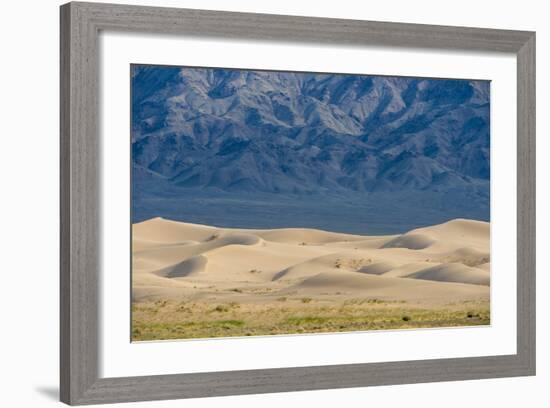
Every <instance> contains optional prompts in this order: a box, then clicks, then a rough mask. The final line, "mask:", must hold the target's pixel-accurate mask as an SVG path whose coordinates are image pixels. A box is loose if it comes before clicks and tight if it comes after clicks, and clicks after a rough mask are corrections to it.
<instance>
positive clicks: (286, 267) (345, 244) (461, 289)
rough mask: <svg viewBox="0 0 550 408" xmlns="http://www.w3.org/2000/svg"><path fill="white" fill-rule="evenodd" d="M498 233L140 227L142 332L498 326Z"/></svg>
mask: <svg viewBox="0 0 550 408" xmlns="http://www.w3.org/2000/svg"><path fill="white" fill-rule="evenodd" d="M489 236H490V229H489V223H486V222H482V221H474V220H466V219H455V220H451V221H449V222H446V223H443V224H439V225H434V226H430V227H426V228H419V229H415V230H412V231H409V232H407V233H405V234H400V235H389V236H362V235H350V234H342V233H335V232H328V231H321V230H315V229H304V228H285V229H272V230H255V229H234V228H217V227H213V226H206V225H197V224H189V223H183V222H176V221H170V220H167V219H163V218H154V219H150V220H147V221H144V222H141V223H137V224H134V225H133V227H132V339H133V340H135V341H139V340H160V339H184V338H209V337H230V336H251V335H274V334H293V333H318V332H348V331H357V330H379V329H402V328H419V327H450V326H474V325H486V324H489V319H490V312H489V292H490V291H489V285H490V249H489Z"/></svg>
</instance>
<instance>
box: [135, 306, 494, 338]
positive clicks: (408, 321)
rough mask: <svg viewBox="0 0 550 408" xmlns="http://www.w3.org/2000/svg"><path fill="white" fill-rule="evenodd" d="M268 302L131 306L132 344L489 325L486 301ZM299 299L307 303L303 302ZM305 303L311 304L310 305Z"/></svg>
mask: <svg viewBox="0 0 550 408" xmlns="http://www.w3.org/2000/svg"><path fill="white" fill-rule="evenodd" d="M282 299H283V298H280V297H279V298H274V299H273V301H272V302H269V303H263V304H247V303H235V302H231V303H224V304H218V305H212V304H209V303H206V302H198V301H188V302H175V301H161V302H159V301H156V302H140V303H134V304H133V306H132V340H134V341H142V340H167V339H187V338H210V337H232V336H258V335H262V336H263V335H277V334H296V333H323V332H325V333H326V332H349V331H365V330H389V329H412V328H428V327H452V326H476V325H487V324H489V323H490V314H489V303H488V302H481V301H480V302H463V303H453V304H447V305H439V306H435V305H432V306H422V305H412V304H407V303H405V302H391V301H384V300H381V299H354V300H349V301H347V302H345V303H336V302H334V303H331V302H322V301H318V300H316V301H315V302H311V299H310V298H292V297H288V298H286V297H285V298H284V300H282ZM304 299H310V300H309V301H306V302H304V301H303V300H304ZM310 302H311V303H310Z"/></svg>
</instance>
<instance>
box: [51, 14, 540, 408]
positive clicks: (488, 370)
mask: <svg viewBox="0 0 550 408" xmlns="http://www.w3.org/2000/svg"><path fill="white" fill-rule="evenodd" d="M60 11H61V89H60V92H61V114H60V121H61V125H60V126H61V163H60V166H61V310H60V312H61V325H60V326H61V345H60V347H61V350H60V351H61V362H60V364H61V366H60V371H61V375H60V377H61V378H60V380H61V400H62V401H63V402H65V403H67V404H75V405H76V404H95V403H112V402H125V401H141V400H154V399H174V398H193V397H207V396H220V395H234V394H256V393H268V392H282V391H299V390H316V389H327V388H347V387H364V386H372V385H387V384H403V383H419V382H432V381H452V380H466V379H478V378H494V377H510V376H524V375H534V374H535V33H534V32H526V31H509V30H494V29H482V28H462V27H444V26H434V25H417V24H401V23H382V22H370V21H357V20H341V19H326V18H311V17H292V16H282V15H266V14H248V13H232V12H219V11H204V10H189V9H171V8H157V7H139V6H127V5H113V4H95V3H69V4H66V5H63V6H61V10H60ZM101 30H109V31H132V32H140V33H143V32H148V33H161V34H175V35H189V36H210V37H224V38H239V39H260V40H267V41H289V42H314V43H332V44H347V45H353V46H363V45H380V46H398V47H414V48H436V49H451V50H478V51H483V52H506V53H514V54H515V55H516V56H517V80H518V81H517V87H518V89H517V91H518V92H517V97H518V99H517V126H518V127H517V146H518V153H517V180H518V184H517V191H518V202H517V211H518V213H517V216H518V218H517V232H518V243H517V251H518V252H517V253H518V261H517V353H516V354H514V355H505V356H487V357H472V358H453V359H438V360H420V361H402V362H389V363H370V364H348V365H332V366H316V367H299V368H281V369H261V370H247V371H229V372H216V373H202V374H175V375H158V376H145V377H127V378H100V377H99V375H98V372H99V371H98V360H99V359H98V328H99V324H98V318H99V309H98V299H99V292H98V291H99V288H98V278H99V267H100V264H99V255H100V254H99V242H100V241H99V240H100V237H101V235H100V230H99V214H98V207H99V206H98V205H97V204H98V199H99V193H100V186H99V163H100V161H101V157H100V153H99V136H98V129H99V126H98V111H99V107H98V101H99V97H98V92H99V89H98V73H99V68H98V65H99V64H98V61H99V54H98V51H99V50H98V34H99V32H100V31H101Z"/></svg>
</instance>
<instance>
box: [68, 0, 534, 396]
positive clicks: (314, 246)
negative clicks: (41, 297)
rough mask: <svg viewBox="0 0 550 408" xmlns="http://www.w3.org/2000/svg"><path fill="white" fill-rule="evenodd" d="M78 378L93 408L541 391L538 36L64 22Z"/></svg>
mask: <svg viewBox="0 0 550 408" xmlns="http://www.w3.org/2000/svg"><path fill="white" fill-rule="evenodd" d="M174 356H177V358H174ZM60 363H61V400H62V401H63V402H65V403H67V404H71V405H79V404H95V403H112V402H125V401H140V400H154V399H175V398H193V397H207V396H222V395H235V394H253V393H268V392H281V391H299V390H314V389H326V388H347V387H364V386H373V385H387V384H402V383H416V382H433V381H449V380H465V379H478V378H491V377H509V376H524V375H534V374H535V34H534V33H533V32H524V31H511V30H494V29H483V28H462V27H444V26H431V25H416V24H402V23H385V22H371V21H358V20H337V19H326V18H312V17H293V16H281V15H264V14H248V13H233V12H220V11H204V10H190V9H170V8H157V7H141V6H127V5H112V4H95V3H68V4H66V5H64V6H62V7H61V362H60Z"/></svg>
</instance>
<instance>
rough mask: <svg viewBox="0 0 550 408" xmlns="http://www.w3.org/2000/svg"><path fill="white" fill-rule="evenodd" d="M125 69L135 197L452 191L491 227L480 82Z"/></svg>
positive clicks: (486, 97) (486, 96) (485, 108)
mask: <svg viewBox="0 0 550 408" xmlns="http://www.w3.org/2000/svg"><path fill="white" fill-rule="evenodd" d="M131 72H132V78H131V81H132V82H131V83H132V98H131V99H132V100H131V103H132V136H131V143H132V187H133V199H134V200H136V201H140V200H141V199H142V198H143V197H150V196H152V195H154V196H155V197H156V199H157V200H158V199H160V198H161V197H162V196H163V192H164V191H166V192H167V193H166V195H173V194H177V193H174V192H175V191H181V192H182V194H186V195H189V196H194V195H195V193H197V194H199V193H200V192H204V191H217V192H219V193H220V194H222V195H223V194H225V193H227V194H246V195H247V196H248V197H251V200H253V197H254V196H255V195H257V194H261V195H262V196H264V195H265V194H268V195H269V194H274V196H275V195H279V196H280V195H284V194H290V195H296V196H298V197H307V196H308V195H314V196H316V197H317V196H322V195H323V194H328V195H336V196H342V197H359V196H361V195H363V194H367V195H368V194H376V193H384V194H386V195H387V194H390V193H396V197H397V196H399V197H402V196H406V194H408V193H410V194H419V193H421V194H422V193H424V192H426V193H428V192H429V193H434V192H435V193H438V192H439V193H449V192H451V193H452V194H450V197H451V198H453V197H454V198H455V199H456V201H457V205H460V201H461V197H466V196H467V197H468V200H471V197H472V196H474V197H475V199H476V200H479V203H480V205H481V206H483V207H484V208H485V207H486V208H487V209H486V217H483V216H482V217H481V218H487V219H488V200H489V179H490V120H489V118H490V83H489V82H488V81H475V80H458V79H429V78H410V77H386V76H371V75H348V74H345V75H344V74H324V73H300V72H276V71H257V70H239V69H218V68H193V67H172V66H148V65H132V70H131ZM168 192H169V193H168ZM152 213H154V211H153V212H152ZM155 215H160V216H162V215H163V214H155ZM462 216H464V217H465V218H471V214H463V215H462ZM477 218H480V217H479V215H478V217H477Z"/></svg>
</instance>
